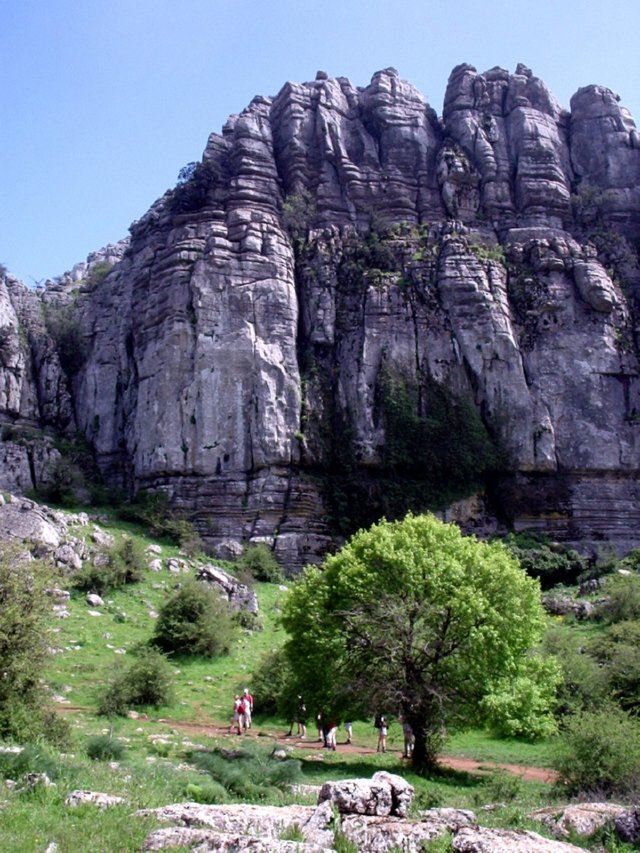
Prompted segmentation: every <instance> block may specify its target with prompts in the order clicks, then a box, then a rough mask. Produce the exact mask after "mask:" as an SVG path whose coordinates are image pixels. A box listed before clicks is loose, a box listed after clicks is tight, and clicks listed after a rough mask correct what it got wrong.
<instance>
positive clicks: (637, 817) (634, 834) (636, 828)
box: [614, 808, 640, 845]
mask: <svg viewBox="0 0 640 853" xmlns="http://www.w3.org/2000/svg"><path fill="white" fill-rule="evenodd" d="M614 826H615V828H616V833H617V835H618V838H619V839H620V840H621V841H624V842H626V843H627V844H635V845H637V844H638V841H640V808H635V809H630V810H629V811H624V812H622V814H619V815H617V817H616V818H615V821H614Z"/></svg>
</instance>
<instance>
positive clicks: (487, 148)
mask: <svg viewBox="0 0 640 853" xmlns="http://www.w3.org/2000/svg"><path fill="white" fill-rule="evenodd" d="M639 186H640V143H639V138H638V132H637V131H636V129H635V126H634V124H633V122H632V120H631V118H630V116H629V115H628V113H627V112H626V111H625V110H624V108H623V107H622V106H621V105H620V104H619V102H618V100H617V98H616V96H615V95H614V94H613V93H611V92H610V91H609V90H607V89H604V88H603V87H600V86H588V87H586V88H584V89H581V90H580V91H579V92H578V93H577V94H576V95H575V96H574V98H573V99H572V102H571V109H570V111H569V110H566V109H563V108H562V107H561V106H560V105H559V104H558V103H557V101H556V100H555V98H554V97H553V95H552V94H551V93H550V92H549V90H548V89H547V87H546V86H545V85H544V83H543V82H542V81H541V80H540V79H539V78H537V77H536V76H535V75H534V74H533V73H532V72H531V71H530V70H529V69H528V68H526V67H525V66H523V65H519V66H518V67H517V69H516V71H515V73H513V74H511V73H509V72H507V71H505V70H504V69H501V68H494V69H491V70H489V71H487V72H485V73H483V74H480V73H478V72H477V71H476V69H474V68H473V67H472V66H469V65H461V66H459V67H457V68H456V69H454V71H453V72H452V74H451V77H450V80H449V84H448V87H447V92H446V96H445V103H444V109H443V116H442V118H438V116H437V115H436V113H435V112H434V110H433V109H432V108H431V107H430V106H429V105H428V104H427V103H426V102H425V100H424V98H423V97H422V95H421V94H420V93H419V92H418V91H417V90H416V89H415V88H414V87H413V86H411V85H410V84H409V83H407V82H406V81H403V80H402V79H401V78H400V76H399V75H398V73H397V72H396V71H395V70H394V69H392V68H388V69H385V70H383V71H380V72H377V73H376V74H375V75H374V76H373V78H372V80H371V82H370V84H369V85H368V86H366V87H364V88H359V87H356V86H354V85H352V84H351V83H350V82H349V81H348V80H346V79H345V78H340V77H338V78H335V79H332V78H329V77H328V75H326V74H324V73H319V74H318V76H317V79H316V80H314V81H311V82H308V83H302V84H299V83H287V84H286V85H285V86H284V87H283V88H282V90H281V91H280V92H279V93H278V94H277V95H276V96H275V97H256V98H254V100H253V101H252V102H251V104H250V105H249V106H248V107H247V108H246V109H245V110H244V111H243V112H242V113H240V114H239V115H237V116H232V117H231V118H230V119H229V120H228V122H227V124H226V125H225V126H224V128H223V130H222V133H221V134H212V135H211V137H210V138H209V141H208V143H207V146H206V149H205V152H204V155H203V159H202V163H200V164H198V166H197V167H196V168H195V169H194V170H193V171H192V173H191V175H190V176H188V178H187V179H186V180H185V181H184V182H182V183H181V184H180V185H179V186H177V187H176V188H175V189H174V190H172V191H169V192H167V193H166V194H165V195H164V196H163V197H162V198H161V199H159V200H158V201H157V202H156V203H155V204H154V205H153V206H152V207H151V209H150V210H149V212H148V213H147V214H145V216H143V217H142V218H141V219H140V220H139V221H138V222H136V223H134V224H133V226H132V228H131V238H130V241H129V242H128V244H122V245H120V244H118V246H116V247H111V249H110V250H109V251H107V252H106V253H102V254H98V255H96V256H95V257H94V258H93V260H92V265H91V264H90V265H89V267H87V268H84V267H83V268H80V267H78V268H77V269H76V270H75V271H72V273H70V274H69V275H68V276H67V277H66V278H65V277H63V279H62V280H61V282H59V283H57V284H55V285H50V286H48V287H47V288H46V289H45V291H44V292H43V293H42V294H40V295H39V296H38V295H36V294H32V293H28V292H26V291H25V290H24V289H21V288H20V286H19V285H18V284H17V283H16V282H14V281H12V280H11V279H9V278H7V277H5V278H4V280H3V283H2V288H3V289H1V290H0V331H1V330H3V329H4V330H5V331H4V337H3V338H2V341H5V339H6V346H5V345H4V343H3V344H2V347H1V348H0V356H2V378H3V383H2V388H4V391H3V392H2V394H4V396H0V404H1V409H2V412H1V413H3V414H4V416H5V420H9V419H10V420H11V421H12V422H14V421H16V422H18V423H20V424H22V423H32V424H34V425H38V426H40V427H42V426H50V427H52V428H54V427H55V428H57V429H67V430H69V429H73V428H74V427H75V426H77V427H78V429H79V430H80V432H81V433H82V435H83V436H84V437H85V438H86V439H87V440H88V441H89V442H90V443H91V445H92V447H93V449H94V451H95V454H96V459H97V462H98V464H99V466H100V468H101V470H102V472H103V474H104V476H105V478H106V479H107V481H108V482H110V483H112V484H113V485H118V486H120V487H124V488H126V489H128V490H130V491H137V490H139V489H144V488H151V489H159V490H162V491H164V492H165V493H166V494H167V495H168V496H169V497H170V499H171V501H172V503H173V504H174V505H175V506H176V507H177V508H179V509H181V510H183V511H185V512H187V513H188V514H189V515H190V516H191V517H192V518H193V519H194V520H195V522H196V525H197V526H198V529H199V532H200V534H201V535H202V537H203V538H204V539H205V541H206V542H207V543H208V545H209V546H211V547H212V548H215V547H216V546H219V547H222V546H223V545H224V548H226V549H228V548H235V547H237V545H238V543H239V542H246V541H251V540H256V541H268V542H270V543H271V545H272V547H273V549H274V551H275V552H276V554H277V555H278V556H279V557H280V559H281V560H282V562H283V563H285V565H287V566H288V568H289V569H290V570H295V569H296V568H298V567H300V566H301V565H303V564H304V563H305V562H307V561H309V560H312V561H315V560H318V559H319V558H320V556H321V555H322V553H323V552H324V551H325V549H326V548H327V546H328V544H329V542H330V540H331V538H332V536H334V535H335V534H336V532H339V533H345V532H348V529H349V527H350V526H351V527H353V526H354V525H356V526H357V524H361V523H366V522H367V521H370V520H373V518H375V517H376V514H381V513H382V512H386V514H387V515H393V514H394V512H396V513H400V512H401V511H403V510H404V509H406V508H407V506H413V507H414V508H421V507H423V506H431V507H432V508H433V507H436V508H438V509H442V508H443V507H444V506H445V505H447V504H450V503H451V502H452V501H453V500H454V499H455V498H463V497H468V496H469V495H470V493H471V492H472V491H473V490H474V488H476V487H477V486H481V485H482V483H481V481H482V476H481V475H479V476H478V478H475V479H474V477H472V476H471V475H468V476H467V483H466V492H465V491H464V488H462V486H461V484H460V483H459V482H457V483H453V484H449V486H450V487H449V488H448V490H447V489H443V490H441V492H439V493H438V494H437V495H435V496H434V494H433V493H432V492H429V489H428V488H426V487H425V486H424V483H425V481H428V480H429V478H431V479H432V480H433V479H435V480H446V478H447V476H449V473H450V472H451V470H452V469H453V468H454V467H455V464H454V463H455V462H456V460H455V458H454V457H455V454H454V457H451V455H449V456H448V457H446V458H445V457H443V459H444V461H443V462H442V463H441V465H440V469H437V466H436V468H435V469H433V467H432V468H431V469H430V468H429V465H428V464H427V463H424V464H423V463H422V462H421V463H420V464H418V465H416V466H415V470H414V471H413V472H412V471H411V470H410V469H411V460H410V459H409V460H405V461H404V463H403V464H404V468H402V465H401V466H400V468H399V467H398V461H397V459H396V458H395V457H394V456H393V446H392V445H393V436H392V435H391V426H390V418H389V399H388V397H386V396H385V388H387V387H388V385H385V383H388V382H389V377H391V379H393V381H394V382H396V384H397V383H398V381H400V380H401V381H402V382H403V383H404V384H405V390H406V391H407V395H406V399H408V400H410V401H411V406H413V412H412V413H410V414H411V417H413V418H414V420H415V418H418V419H420V418H422V419H423V420H428V419H429V418H432V417H433V409H432V408H430V407H431V406H432V402H430V401H432V397H430V396H429V394H430V389H431V390H433V388H434V387H437V389H441V391H440V392H439V393H441V394H445V392H446V394H448V395H449V396H450V398H451V399H450V401H449V402H450V403H451V405H454V406H455V405H456V404H457V403H456V401H458V402H459V401H462V400H465V401H467V402H469V403H470V404H471V405H472V406H473V408H474V409H475V411H476V413H478V414H479V415H480V416H481V417H482V421H483V423H484V428H485V429H486V431H487V435H488V436H490V438H491V440H493V441H495V442H497V443H499V445H500V447H501V448H502V453H503V456H502V457H501V458H502V462H501V463H500V464H501V466H502V468H501V476H500V477H496V476H495V472H494V476H493V477H492V479H491V482H492V483H493V486H492V489H491V490H490V491H489V492H487V493H485V494H484V496H483V497H482V499H479V500H478V506H480V505H482V509H481V511H480V512H479V513H476V515H475V516H474V517H471V516H469V524H468V525H467V526H468V527H470V528H471V529H475V530H476V531H477V532H479V533H483V532H486V531H488V530H491V529H495V528H496V526H497V525H498V524H503V525H507V526H509V527H512V528H515V529H521V528H529V529H534V530H543V531H546V532H548V533H550V534H551V535H553V536H555V537H556V538H558V539H560V540H564V541H567V542H571V543H574V544H579V545H580V546H581V547H582V548H583V549H584V548H587V549H588V548H594V549H595V548H598V547H601V543H602V542H607V543H608V547H612V548H614V549H616V550H618V551H620V552H622V551H625V550H628V549H629V548H631V547H633V546H637V545H638V541H637V533H636V531H637V530H639V529H640V509H639V507H640V500H639V499H640V485H639V480H638V476H637V474H638V466H639V463H640V445H639V442H640V439H639V433H640V383H639V380H638V375H639V365H638V339H637V311H638V304H637V293H638V292H639V291H638V288H639V287H640V267H639V264H638V253H637V241H638V239H639V238H640V189H638V187H639ZM112 264H113V266H111V265H112ZM74 288H75V289H76V290H77V292H78V296H77V299H76V301H75V303H74V305H75V308H76V312H77V313H76V315H75V316H76V317H77V320H78V322H79V333H80V340H81V341H82V361H81V363H80V364H77V365H75V364H74V365H72V369H71V368H69V365H68V364H67V363H66V362H64V359H63V361H62V362H61V361H60V356H59V352H58V349H57V348H56V347H55V346H54V345H53V341H52V338H51V336H47V334H46V329H45V327H44V326H43V322H44V320H43V315H42V311H41V308H42V305H43V304H44V305H46V304H58V303H60V302H62V303H63V304H64V301H65V300H68V299H69V290H70V289H74ZM21 329H25V330H27V332H26V336H25V335H23V336H22V339H21V338H20V330H21ZM5 351H6V352H5ZM442 389H444V390H442ZM403 399H404V398H403ZM396 402H397V400H396ZM396 408H398V407H396ZM405 416H407V415H406V412H405ZM461 428H462V427H461ZM408 432H410V430H409V429H406V430H405V433H408ZM458 439H459V437H458V436H454V443H455V441H456V440H458ZM439 441H440V440H439ZM459 442H460V443H462V439H461V438H460V439H459ZM437 443H438V442H436V444H437ZM14 446H19V445H15V442H14V443H13V444H12V445H11V448H9V446H8V445H7V446H5V445H2V447H0V451H2V453H3V454H4V458H5V459H6V465H5V471H6V470H7V469H9V468H10V467H11V466H13V469H15V472H16V473H15V474H14V475H12V476H13V478H14V479H15V480H19V481H20V484H21V485H22V484H23V483H24V482H26V481H27V480H31V481H32V482H33V481H34V480H37V478H38V476H39V474H38V471H37V470H36V468H37V465H38V464H39V463H38V460H37V458H36V456H35V455H34V453H33V452H31V456H30V457H28V455H27V453H26V450H24V448H23V449H22V450H18V451H16V450H14V449H12V448H14ZM439 452H440V449H439V448H438V447H437V446H436V447H434V455H435V456H436V457H437V455H438V453H439ZM12 454H13V456H12ZM16 454H17V458H15V459H14V456H15V455H16ZM452 458H453V461H452ZM394 460H395V461H394ZM423 461H424V460H423ZM44 462H46V460H44ZM44 462H43V465H44ZM420 465H423V467H422V468H421V467H420ZM394 466H395V467H394ZM44 467H46V465H44ZM407 469H409V470H408V471H407ZM433 470H441V471H442V472H444V473H440V474H437V475H434V474H433ZM429 471H431V473H429ZM6 476H7V477H8V476H9V475H6ZM403 478H404V479H409V480H411V483H410V484H409V486H406V487H405V486H403V483H402V481H403ZM9 479H11V478H10V477H9ZM418 481H420V482H418ZM472 481H473V482H472ZM416 483H417V485H416ZM394 484H395V485H397V487H398V488H397V491H399V492H402V493H403V494H404V496H405V502H404V503H402V504H401V503H398V502H396V503H393V502H392V501H391V503H390V500H391V498H390V497H389V495H390V493H391V492H393V488H392V486H394ZM22 487H23V488H24V485H22ZM407 495H409V498H407V497H406V496H407ZM411 495H413V496H414V497H411ZM392 497H393V495H392ZM394 500H395V498H394ZM385 501H386V503H385ZM412 501H413V503H412ZM354 507H357V508H358V510H359V511H361V512H360V514H358V513H355V512H354Z"/></svg>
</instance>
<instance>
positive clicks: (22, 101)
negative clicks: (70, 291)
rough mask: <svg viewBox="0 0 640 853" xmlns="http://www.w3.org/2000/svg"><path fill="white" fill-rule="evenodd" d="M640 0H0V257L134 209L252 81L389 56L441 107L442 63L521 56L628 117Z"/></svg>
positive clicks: (551, 79)
mask: <svg viewBox="0 0 640 853" xmlns="http://www.w3.org/2000/svg"><path fill="white" fill-rule="evenodd" d="M639 32H640V0H608V2H606V3H604V2H602V0H597V2H596V0H511V2H507V0H493V2H491V3H485V2H477V1H476V0H455V2H447V0H393V2H392V0H366V2H364V0H351V1H350V0H341V1H340V2H338V0H0V55H1V56H2V60H1V62H0V75H1V76H0V79H1V86H0V93H1V94H0V262H1V263H3V264H4V265H5V266H7V267H8V269H9V270H10V271H12V272H13V273H15V274H16V275H18V276H19V277H20V278H22V279H23V281H25V283H27V284H33V283H34V282H36V281H40V280H42V279H45V278H47V277H53V276H55V275H58V274H60V273H62V272H64V271H65V270H67V269H69V268H70V267H71V266H72V265H73V264H74V263H76V262H77V261H80V260H84V258H85V257H86V255H87V254H88V253H89V252H91V251H93V250H94V249H97V248H100V247H101V246H103V245H105V244H107V243H109V242H114V241H116V240H118V239H119V238H121V237H123V236H125V235H126V234H127V229H128V227H129V224H130V223H131V222H132V221H133V220H134V219H137V218H138V217H140V216H141V215H142V214H143V213H144V212H145V211H146V210H147V209H148V207H149V206H150V205H151V203H152V202H153V201H154V200H155V199H156V198H157V197H158V196H160V195H162V193H163V192H164V191H165V190H166V189H167V188H168V187H170V186H173V185H174V184H175V181H176V177H177V174H178V172H179V170H180V168H181V167H182V166H184V165H185V164H186V163H187V162H189V161H192V160H198V159H199V158H200V156H201V154H202V150H203V148H204V146H205V144H206V140H207V136H208V135H209V133H210V132H211V131H219V130H220V129H221V127H222V125H223V124H224V122H225V120H226V118H227V116H228V115H229V114H231V113H237V112H240V110H242V109H243V108H244V107H245V106H246V105H247V104H248V103H249V101H250V100H251V99H252V97H253V96H254V95H257V94H263V95H273V94H275V93H276V92H277V91H278V90H279V89H280V88H281V86H282V85H283V83H284V82H285V81H287V80H296V81H305V80H312V79H313V78H314V77H315V73H316V71H317V70H318V69H323V70H326V71H328V72H329V74H330V75H332V76H344V77H349V78H350V79H351V81H352V82H353V83H354V84H356V85H359V86H365V85H366V84H367V83H368V82H369V80H370V79H371V76H372V74H373V73H374V72H375V71H377V70H378V69H380V68H385V67H387V66H390V65H392V66H394V67H395V68H397V69H398V71H399V72H400V74H401V76H402V77H404V78H405V79H407V80H410V81H411V82H412V83H414V85H416V86H417V87H418V89H420V91H421V92H422V93H423V94H424V95H425V97H426V98H427V100H428V101H429V103H430V104H431V105H432V106H433V107H434V108H435V110H436V111H437V112H438V113H441V111H442V99H443V95H444V90H445V86H446V82H447V78H448V76H449V73H450V72H451V70H452V69H453V67H454V66H455V65H458V64H459V63H461V62H470V63H471V64H473V65H475V66H476V68H478V70H479V71H485V70H487V69H488V68H491V67H493V66H495V65H500V66H502V67H504V68H507V69H508V70H510V71H513V70H515V66H516V65H517V63H518V62H524V63H525V64H526V65H528V66H529V67H530V68H531V69H532V70H533V72H534V73H535V74H537V75H538V76H539V77H541V78H542V79H543V80H544V81H545V82H546V83H547V85H548V86H549V88H550V89H551V90H552V91H553V92H554V94H555V95H556V97H557V98H558V99H559V100H560V102H561V103H562V104H563V105H564V106H567V107H568V105H569V99H570V97H571V95H572V94H573V93H574V92H575V91H576V90H577V89H578V88H579V87H580V86H585V85H588V84H590V83H601V84H603V85H605V86H608V87H609V88H611V89H613V90H614V91H616V92H618V93H619V94H620V96H621V100H622V103H623V104H624V105H625V106H627V107H628V108H629V109H630V110H631V112H632V114H633V115H634V117H635V118H636V123H640V91H639V86H638V80H639V78H640V74H639V73H638V72H639V71H640V50H638V33H639Z"/></svg>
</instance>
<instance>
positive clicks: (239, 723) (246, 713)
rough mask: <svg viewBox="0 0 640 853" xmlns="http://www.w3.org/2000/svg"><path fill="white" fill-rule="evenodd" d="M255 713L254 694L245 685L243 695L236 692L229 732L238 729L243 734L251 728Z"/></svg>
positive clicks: (237, 731)
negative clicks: (252, 717)
mask: <svg viewBox="0 0 640 853" xmlns="http://www.w3.org/2000/svg"><path fill="white" fill-rule="evenodd" d="M252 714H253V696H252V695H251V692H250V691H249V688H248V687H245V688H244V690H243V692H242V695H240V694H239V693H236V695H235V696H234V699H233V716H232V718H231V725H230V726H229V732H233V731H234V730H235V731H236V733H237V734H239V735H241V734H243V733H244V732H246V731H247V729H250V728H251V716H252Z"/></svg>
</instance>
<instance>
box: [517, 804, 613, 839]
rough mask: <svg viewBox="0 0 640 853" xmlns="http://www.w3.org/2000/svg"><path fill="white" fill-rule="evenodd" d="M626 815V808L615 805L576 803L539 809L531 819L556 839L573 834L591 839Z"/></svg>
mask: <svg viewBox="0 0 640 853" xmlns="http://www.w3.org/2000/svg"><path fill="white" fill-rule="evenodd" d="M624 813H625V808H624V806H619V805H615V804H614V803H575V804H571V805H568V806H562V807H557V806H555V807H554V806H552V807H550V808H546V809H539V810H537V811H535V812H532V813H531V814H530V815H529V817H531V818H533V819H534V820H539V821H540V822H541V823H543V824H544V825H545V826H546V827H547V828H548V829H549V830H550V831H551V832H552V833H553V835H555V837H556V838H569V837H570V836H571V835H572V834H573V835H579V836H580V837H581V838H591V836H592V835H595V834H596V832H598V831H599V830H600V829H602V827H603V826H606V825H607V824H613V822H614V821H615V819H616V818H617V817H619V816H620V815H622V814H624Z"/></svg>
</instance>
